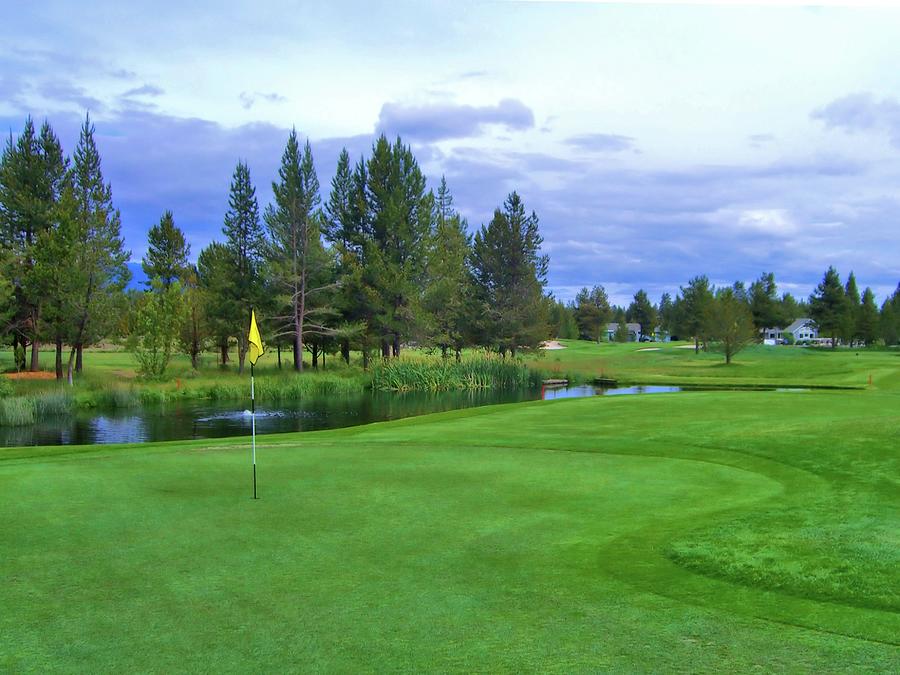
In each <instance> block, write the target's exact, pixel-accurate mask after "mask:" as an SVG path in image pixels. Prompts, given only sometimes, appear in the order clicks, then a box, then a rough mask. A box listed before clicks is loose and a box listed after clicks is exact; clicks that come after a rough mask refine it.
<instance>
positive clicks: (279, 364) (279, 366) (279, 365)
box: [277, 345, 281, 370]
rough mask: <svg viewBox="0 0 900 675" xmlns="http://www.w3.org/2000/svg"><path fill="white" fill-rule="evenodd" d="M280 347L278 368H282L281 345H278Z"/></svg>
mask: <svg viewBox="0 0 900 675" xmlns="http://www.w3.org/2000/svg"><path fill="white" fill-rule="evenodd" d="M277 348H278V370H281V345H277Z"/></svg>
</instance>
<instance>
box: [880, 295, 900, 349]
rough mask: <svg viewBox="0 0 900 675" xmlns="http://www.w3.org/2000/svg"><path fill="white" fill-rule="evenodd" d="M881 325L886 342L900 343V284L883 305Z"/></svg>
mask: <svg viewBox="0 0 900 675" xmlns="http://www.w3.org/2000/svg"><path fill="white" fill-rule="evenodd" d="M879 325H880V330H881V337H882V339H883V340H884V342H885V344H888V345H895V344H898V343H900V284H897V290H895V291H894V293H893V295H891V297H890V298H888V299H887V300H885V301H884V303H883V304H882V305H881V316H880V317H879Z"/></svg>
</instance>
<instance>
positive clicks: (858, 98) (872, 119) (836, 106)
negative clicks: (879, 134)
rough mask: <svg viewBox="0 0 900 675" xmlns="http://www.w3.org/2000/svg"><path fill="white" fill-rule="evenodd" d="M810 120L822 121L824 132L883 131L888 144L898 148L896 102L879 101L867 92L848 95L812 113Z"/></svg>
mask: <svg viewBox="0 0 900 675" xmlns="http://www.w3.org/2000/svg"><path fill="white" fill-rule="evenodd" d="M810 117H812V119H814V120H819V121H821V122H824V124H825V128H826V129H840V130H842V131H845V132H848V133H855V132H859V131H887V133H888V134H889V135H890V138H891V142H892V143H893V144H894V145H896V146H900V102H898V101H897V99H894V98H884V99H881V100H880V101H879V100H878V99H876V98H875V96H873V95H872V94H871V93H869V92H860V93H855V94H848V95H847V96H844V97H842V98H837V99H835V100H833V101H832V102H831V103H829V104H828V105H826V106H824V107H822V108H818V109H816V110H814V111H813V112H812V113H810Z"/></svg>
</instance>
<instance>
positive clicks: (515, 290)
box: [472, 192, 548, 355]
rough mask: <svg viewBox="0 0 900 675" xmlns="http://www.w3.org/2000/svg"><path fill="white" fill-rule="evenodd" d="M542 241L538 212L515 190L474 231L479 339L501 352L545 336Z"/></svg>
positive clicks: (545, 272)
mask: <svg viewBox="0 0 900 675" xmlns="http://www.w3.org/2000/svg"><path fill="white" fill-rule="evenodd" d="M542 242H543V238H542V237H541V235H540V233H539V232H538V218H537V215H536V214H535V213H534V212H532V213H531V215H530V216H529V215H526V212H525V206H524V204H523V203H522V200H521V198H520V197H519V195H518V194H517V193H515V192H512V193H511V194H510V195H509V196H508V197H507V198H506V201H505V202H504V203H503V209H502V210H501V209H496V210H495V211H494V217H493V218H492V219H491V222H490V223H488V225H486V226H482V227H481V229H480V230H479V231H478V232H477V233H476V235H475V240H474V243H473V247H472V269H473V273H474V278H475V293H476V298H477V302H478V313H477V314H476V317H478V318H480V319H481V325H480V326H479V329H480V331H479V332H480V341H481V344H484V345H490V346H491V347H493V348H495V349H497V350H498V351H499V352H500V353H501V354H505V353H506V352H507V351H509V352H511V353H512V354H513V355H515V353H516V350H517V349H518V347H520V346H527V347H536V346H537V345H538V344H539V343H540V342H541V341H542V340H544V339H545V338H546V337H547V333H548V330H547V329H548V327H547V317H546V306H545V304H544V302H543V300H542V298H543V287H544V284H545V283H546V280H547V266H548V258H547V256H546V255H542V254H541V253H540V247H541V243H542ZM476 317H473V320H478V319H477V318H476Z"/></svg>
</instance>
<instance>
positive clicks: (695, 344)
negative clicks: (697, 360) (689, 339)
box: [694, 336, 700, 354]
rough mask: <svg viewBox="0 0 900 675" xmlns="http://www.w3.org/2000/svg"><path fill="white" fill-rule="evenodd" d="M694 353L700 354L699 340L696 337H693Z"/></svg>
mask: <svg viewBox="0 0 900 675" xmlns="http://www.w3.org/2000/svg"><path fill="white" fill-rule="evenodd" d="M694 353H695V354H699V353H700V338H699V337H696V336H695V337H694Z"/></svg>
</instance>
